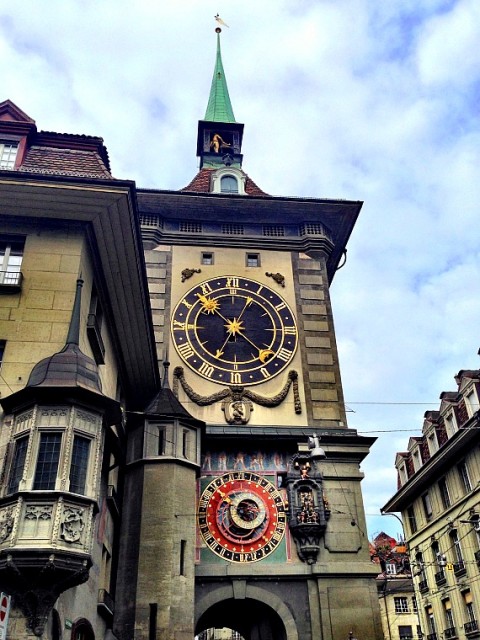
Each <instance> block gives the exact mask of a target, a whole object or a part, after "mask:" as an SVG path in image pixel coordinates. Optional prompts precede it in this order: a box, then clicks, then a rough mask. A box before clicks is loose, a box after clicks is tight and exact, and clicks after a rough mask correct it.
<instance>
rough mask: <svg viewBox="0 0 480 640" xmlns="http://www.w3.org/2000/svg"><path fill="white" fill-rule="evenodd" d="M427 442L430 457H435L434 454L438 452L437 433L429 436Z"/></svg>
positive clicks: (433, 432)
mask: <svg viewBox="0 0 480 640" xmlns="http://www.w3.org/2000/svg"><path fill="white" fill-rule="evenodd" d="M427 442H428V450H429V451H430V455H431V456H433V454H434V453H435V452H436V451H438V443H437V436H436V434H435V431H432V433H431V434H430V435H429V436H428V438H427Z"/></svg>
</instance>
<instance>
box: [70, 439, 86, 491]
mask: <svg viewBox="0 0 480 640" xmlns="http://www.w3.org/2000/svg"><path fill="white" fill-rule="evenodd" d="M89 450H90V440H89V439H88V438H82V437H81V436H75V437H74V439H73V451H72V463H71V465H70V491H72V492H73V493H85V480H86V478H87V468H88V453H89Z"/></svg>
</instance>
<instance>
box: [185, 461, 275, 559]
mask: <svg viewBox="0 0 480 640" xmlns="http://www.w3.org/2000/svg"><path fill="white" fill-rule="evenodd" d="M285 525H286V514H285V505H284V503H283V500H282V497H281V495H280V492H279V491H278V490H277V489H276V488H275V486H274V485H273V484H272V483H271V482H269V481H268V480H267V479H266V478H264V477H263V476H259V475H258V474H256V473H251V472H249V471H233V472H231V473H226V474H225V475H223V476H219V477H217V478H215V480H212V482H210V484H209V485H208V486H207V487H206V488H205V490H204V491H203V493H202V495H201V498H200V504H199V507H198V526H199V528H200V532H201V534H202V537H203V539H204V540H205V542H206V544H207V545H208V547H210V549H211V550H212V551H213V552H214V553H216V554H217V555H218V556H220V557H221V558H224V559H226V560H230V561H231V562H256V561H257V560H262V559H263V558H265V557H266V556H268V555H269V554H270V553H272V551H275V549H276V548H277V546H278V544H279V543H280V542H281V540H282V538H283V536H284V533H285Z"/></svg>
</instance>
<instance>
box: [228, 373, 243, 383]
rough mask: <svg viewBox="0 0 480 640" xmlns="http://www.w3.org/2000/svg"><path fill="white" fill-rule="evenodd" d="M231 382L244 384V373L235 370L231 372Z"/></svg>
mask: <svg viewBox="0 0 480 640" xmlns="http://www.w3.org/2000/svg"><path fill="white" fill-rule="evenodd" d="M230 382H231V383H232V384H242V374H241V373H237V372H235V371H231V372H230Z"/></svg>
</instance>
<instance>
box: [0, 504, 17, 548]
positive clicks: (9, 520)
mask: <svg viewBox="0 0 480 640" xmlns="http://www.w3.org/2000/svg"><path fill="white" fill-rule="evenodd" d="M14 523H15V520H14V518H13V507H10V508H8V509H4V510H3V511H2V513H1V514H0V543H2V542H5V540H6V539H7V538H8V536H9V535H10V534H11V533H12V530H13V525H14Z"/></svg>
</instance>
